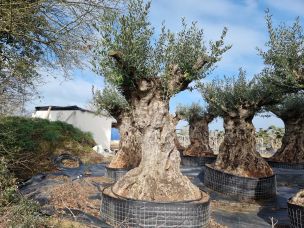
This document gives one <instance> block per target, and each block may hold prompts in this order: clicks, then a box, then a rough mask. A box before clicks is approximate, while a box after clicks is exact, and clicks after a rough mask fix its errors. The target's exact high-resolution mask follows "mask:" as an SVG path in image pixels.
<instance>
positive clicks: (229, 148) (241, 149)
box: [201, 70, 282, 177]
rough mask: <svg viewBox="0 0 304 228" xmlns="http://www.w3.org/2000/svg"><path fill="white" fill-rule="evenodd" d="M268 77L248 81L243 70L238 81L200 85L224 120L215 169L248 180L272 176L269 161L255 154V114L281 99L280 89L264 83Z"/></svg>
mask: <svg viewBox="0 0 304 228" xmlns="http://www.w3.org/2000/svg"><path fill="white" fill-rule="evenodd" d="M265 77H267V76H264V75H259V76H256V77H254V78H253V79H252V80H251V81H247V80H246V75H245V72H244V71H243V70H240V72H239V75H238V77H237V78H225V79H223V80H218V81H213V82H212V83H210V84H206V85H203V86H201V92H202V94H203V96H204V97H205V99H206V100H207V102H208V103H209V105H210V106H212V107H213V108H214V109H215V110H216V113H217V114H218V115H219V116H221V117H223V119H224V129H225V137H224V141H223V143H222V144H221V146H220V153H219V155H218V157H217V160H216V163H215V168H218V169H222V170H225V171H227V172H230V173H233V174H237V175H242V176H248V177H265V176H270V175H272V174H273V173H272V170H271V168H270V166H269V165H268V164H267V162H265V161H264V159H262V158H261V157H260V155H259V154H258V153H257V152H256V138H255V128H254V126H253V124H252V119H253V117H254V115H255V114H256V113H257V112H259V111H260V110H261V108H262V106H264V105H267V104H274V103H276V102H278V101H279V99H280V98H281V96H282V91H281V90H280V89H276V88H275V87H273V86H272V84H265V83H262V82H261V79H264V78H265ZM268 80H270V78H268ZM263 81H264V80H263Z"/></svg>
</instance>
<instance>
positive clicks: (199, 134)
mask: <svg viewBox="0 0 304 228" xmlns="http://www.w3.org/2000/svg"><path fill="white" fill-rule="evenodd" d="M176 114H177V115H178V116H180V117H181V118H182V119H185V120H187V121H188V123H189V139H190V145H189V146H188V147H187V148H186V149H185V150H184V155H187V156H212V155H213V151H212V149H211V148H210V146H209V128H208V124H209V123H210V122H211V121H212V120H213V119H214V118H215V117H216V116H215V115H214V114H213V113H212V110H211V108H210V107H206V108H204V107H202V106H201V105H199V104H197V103H193V104H192V105H190V106H183V105H179V106H178V107H177V109H176Z"/></svg>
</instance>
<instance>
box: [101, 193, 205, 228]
mask: <svg viewBox="0 0 304 228" xmlns="http://www.w3.org/2000/svg"><path fill="white" fill-rule="evenodd" d="M209 217H210V201H208V202H200V201H188V202H150V201H141V200H133V199H127V198H122V197H118V196H115V197H114V196H110V195H108V194H106V193H105V191H103V193H102V206H101V218H102V219H103V220H104V221H105V222H107V223H108V224H110V225H112V226H113V227H130V228H133V227H134V228H135V227H136V228H138V227H149V228H150V227H163V228H170V227H180V228H202V227H208V225H209Z"/></svg>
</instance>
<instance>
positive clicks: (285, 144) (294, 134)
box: [267, 93, 304, 163]
mask: <svg viewBox="0 0 304 228" xmlns="http://www.w3.org/2000/svg"><path fill="white" fill-rule="evenodd" d="M267 109H268V110H269V111H271V112H273V113H274V114H276V115H277V117H279V118H281V119H282V120H283V122H284V124H285V134H284V136H283V140H282V147H281V148H280V149H279V150H278V151H277V152H276V153H275V155H274V156H273V157H272V159H273V160H275V161H279V162H290V163H304V94H303V93H298V94H292V95H287V96H286V97H285V99H284V100H283V101H282V102H281V103H280V104H277V105H272V106H268V107H267Z"/></svg>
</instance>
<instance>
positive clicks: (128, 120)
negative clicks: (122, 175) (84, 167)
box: [109, 112, 141, 169]
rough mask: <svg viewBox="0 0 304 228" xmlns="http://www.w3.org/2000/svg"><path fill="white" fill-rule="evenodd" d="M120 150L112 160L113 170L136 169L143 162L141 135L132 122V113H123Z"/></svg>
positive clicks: (120, 126)
mask: <svg viewBox="0 0 304 228" xmlns="http://www.w3.org/2000/svg"><path fill="white" fill-rule="evenodd" d="M119 133H120V141H119V150H118V152H117V153H116V155H115V157H114V158H113V159H112V161H111V163H110V164H109V167H111V168H130V169H131V168H135V167H137V166H138V165H139V163H140V160H141V147H140V143H141V141H140V138H141V134H140V132H139V131H138V130H137V129H136V127H135V126H134V124H133V122H132V115H131V113H129V112H128V113H123V114H122V115H121V117H120V124H119Z"/></svg>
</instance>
